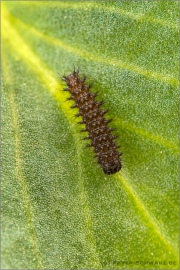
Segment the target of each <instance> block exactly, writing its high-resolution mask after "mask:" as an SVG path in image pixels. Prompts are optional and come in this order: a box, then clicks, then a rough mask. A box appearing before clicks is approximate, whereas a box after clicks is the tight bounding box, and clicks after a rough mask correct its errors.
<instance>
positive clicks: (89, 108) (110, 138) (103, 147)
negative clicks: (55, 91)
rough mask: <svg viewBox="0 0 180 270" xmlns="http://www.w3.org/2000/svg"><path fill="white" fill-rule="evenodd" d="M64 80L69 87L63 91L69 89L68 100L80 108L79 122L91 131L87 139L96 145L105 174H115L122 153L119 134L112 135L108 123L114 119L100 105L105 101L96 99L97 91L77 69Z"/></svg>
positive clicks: (119, 164) (92, 144) (95, 149)
mask: <svg viewBox="0 0 180 270" xmlns="http://www.w3.org/2000/svg"><path fill="white" fill-rule="evenodd" d="M63 80H64V81H65V82H66V84H67V86H68V87H67V88H65V89H64V90H63V91H69V92H70V93H71V96H70V97H69V98H68V99H67V100H71V99H73V100H74V101H75V104H74V105H73V106H71V108H78V109H79V113H78V114H76V116H77V117H78V116H81V117H82V121H81V122H79V124H85V128H84V129H82V130H81V131H82V132H84V131H87V132H88V133H89V135H88V137H85V138H84V139H85V140H88V139H89V140H91V143H90V144H88V146H89V147H90V146H93V147H94V152H95V157H97V159H98V163H99V164H100V166H101V168H102V169H103V171H104V173H105V174H113V173H116V172H118V171H120V169H121V167H122V165H121V159H120V156H121V155H122V153H119V152H118V151H117V148H119V146H117V145H116V143H115V142H114V139H115V138H117V136H115V135H112V134H111V131H112V130H114V129H113V128H109V127H108V123H109V122H111V121H112V119H108V120H107V119H105V118H104V115H105V114H106V112H107V111H108V110H104V111H103V110H101V109H100V106H101V105H102V104H103V102H102V101H101V102H97V101H95V97H96V96H97V93H91V92H90V91H89V90H90V88H91V86H92V85H86V84H85V80H86V78H83V79H81V78H80V77H79V71H78V70H75V69H74V71H73V72H72V73H71V74H70V75H68V76H63Z"/></svg>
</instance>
